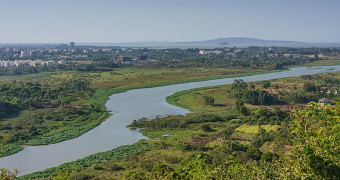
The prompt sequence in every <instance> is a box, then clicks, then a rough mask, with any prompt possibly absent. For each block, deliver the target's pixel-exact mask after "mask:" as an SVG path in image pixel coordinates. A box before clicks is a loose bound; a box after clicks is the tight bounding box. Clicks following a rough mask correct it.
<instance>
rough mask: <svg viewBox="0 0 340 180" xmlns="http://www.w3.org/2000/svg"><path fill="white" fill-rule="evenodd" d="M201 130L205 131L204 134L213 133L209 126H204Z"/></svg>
mask: <svg viewBox="0 0 340 180" xmlns="http://www.w3.org/2000/svg"><path fill="white" fill-rule="evenodd" d="M201 129H202V130H203V131H204V132H211V131H213V129H212V128H211V127H210V126H209V125H206V124H205V125H202V126H201Z"/></svg>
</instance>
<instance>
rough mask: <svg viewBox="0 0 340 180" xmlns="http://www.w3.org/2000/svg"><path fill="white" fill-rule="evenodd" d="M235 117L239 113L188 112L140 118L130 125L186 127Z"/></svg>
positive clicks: (152, 128)
mask: <svg viewBox="0 0 340 180" xmlns="http://www.w3.org/2000/svg"><path fill="white" fill-rule="evenodd" d="M235 118H237V115H235V114H226V115H224V116H218V115H213V114H188V115H185V116H182V115H177V116H168V117H163V118H156V119H152V120H148V119H147V118H142V119H139V120H134V121H133V122H132V123H131V124H130V125H129V126H128V127H130V128H147V129H148V130H161V129H172V128H186V127H188V126H189V125H190V124H199V123H206V122H228V121H230V120H232V119H235Z"/></svg>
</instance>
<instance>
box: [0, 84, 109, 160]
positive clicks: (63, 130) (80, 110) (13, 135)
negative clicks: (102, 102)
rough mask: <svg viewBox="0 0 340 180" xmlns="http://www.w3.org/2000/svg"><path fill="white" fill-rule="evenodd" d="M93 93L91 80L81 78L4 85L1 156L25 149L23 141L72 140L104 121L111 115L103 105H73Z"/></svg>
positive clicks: (0, 97) (0, 99) (0, 98)
mask: <svg viewBox="0 0 340 180" xmlns="http://www.w3.org/2000/svg"><path fill="white" fill-rule="evenodd" d="M93 92H94V90H93V89H91V88H89V83H88V82H86V81H81V80H69V81H63V82H60V83H58V84H54V85H52V84H40V83H29V82H28V83H22V82H18V83H17V82H15V81H14V82H13V83H11V84H1V85H0V102H1V103H0V104H1V106H0V112H1V113H0V114H1V116H0V137H1V140H2V143H3V144H4V146H3V147H1V148H0V152H1V156H6V155H8V154H11V153H14V152H17V151H19V150H21V149H22V147H21V146H20V145H21V144H28V145H41V144H50V143H57V142H60V141H63V140H66V139H71V138H74V137H77V136H79V135H81V134H83V133H85V132H87V131H88V130H90V129H92V128H93V127H95V126H97V125H98V124H100V123H101V122H102V121H104V120H105V119H106V117H107V116H108V114H107V113H104V112H102V110H101V107H100V106H95V105H90V106H88V105H74V104H73V103H74V102H76V101H79V100H81V99H87V98H89V97H90V96H91V95H92V93H93Z"/></svg>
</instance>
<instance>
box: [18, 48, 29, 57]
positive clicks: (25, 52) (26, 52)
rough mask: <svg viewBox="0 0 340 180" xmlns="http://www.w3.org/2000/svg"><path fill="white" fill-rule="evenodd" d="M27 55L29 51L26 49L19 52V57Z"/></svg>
mask: <svg viewBox="0 0 340 180" xmlns="http://www.w3.org/2000/svg"><path fill="white" fill-rule="evenodd" d="M29 56H30V52H29V51H28V50H24V51H21V53H20V58H25V57H29Z"/></svg>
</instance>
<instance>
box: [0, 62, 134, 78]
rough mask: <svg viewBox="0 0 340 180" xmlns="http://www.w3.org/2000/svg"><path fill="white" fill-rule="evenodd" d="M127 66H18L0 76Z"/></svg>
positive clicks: (110, 63)
mask: <svg viewBox="0 0 340 180" xmlns="http://www.w3.org/2000/svg"><path fill="white" fill-rule="evenodd" d="M127 66H129V65H124V64H117V63H113V62H112V61H104V62H95V63H91V64H77V63H73V64H68V65H61V64H57V65H54V66H36V67H32V66H20V67H12V68H1V71H0V76H10V75H25V74H36V73H40V72H54V71H81V72H92V71H112V70H113V69H114V68H119V67H127Z"/></svg>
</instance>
